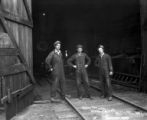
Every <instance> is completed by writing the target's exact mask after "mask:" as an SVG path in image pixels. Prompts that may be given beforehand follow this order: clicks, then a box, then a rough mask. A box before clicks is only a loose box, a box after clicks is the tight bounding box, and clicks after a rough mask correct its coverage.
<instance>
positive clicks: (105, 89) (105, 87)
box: [99, 71, 112, 97]
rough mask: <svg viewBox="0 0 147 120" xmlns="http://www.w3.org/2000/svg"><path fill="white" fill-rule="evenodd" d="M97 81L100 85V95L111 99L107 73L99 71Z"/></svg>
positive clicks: (109, 80) (109, 81) (110, 86)
mask: <svg viewBox="0 0 147 120" xmlns="http://www.w3.org/2000/svg"><path fill="white" fill-rule="evenodd" d="M99 79H100V83H101V92H102V95H104V96H108V97H111V96H112V85H111V79H110V76H109V73H108V72H106V71H101V73H100V74H99Z"/></svg>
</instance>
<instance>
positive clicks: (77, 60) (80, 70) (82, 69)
mask: <svg viewBox="0 0 147 120" xmlns="http://www.w3.org/2000/svg"><path fill="white" fill-rule="evenodd" d="M82 51H83V46H82V45H77V53H75V54H74V55H72V56H71V57H70V58H69V59H68V60H67V63H68V65H70V66H72V67H73V68H75V69H76V85H77V92H78V97H79V99H82V97H83V96H82V93H81V85H82V83H83V85H84V89H85V92H86V95H87V97H88V98H91V96H90V92H89V80H88V75H87V70H86V68H87V67H88V66H89V64H90V63H91V60H90V58H89V57H88V55H87V54H86V53H84V52H82Z"/></svg>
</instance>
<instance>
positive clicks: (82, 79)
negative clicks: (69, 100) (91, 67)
mask: <svg viewBox="0 0 147 120" xmlns="http://www.w3.org/2000/svg"><path fill="white" fill-rule="evenodd" d="M82 83H83V87H84V90H85V92H86V95H87V96H90V93H89V80H88V75H87V71H86V69H85V68H84V69H77V70H76V85H77V93H78V97H80V96H82V90H81V88H82Z"/></svg>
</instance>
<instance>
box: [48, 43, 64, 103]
mask: <svg viewBox="0 0 147 120" xmlns="http://www.w3.org/2000/svg"><path fill="white" fill-rule="evenodd" d="M54 47H55V49H54V50H53V51H51V52H50V53H49V55H48V56H47V58H46V63H47V65H48V67H49V70H50V71H51V72H52V76H53V81H52V85H51V101H53V102H54V101H55V102H58V101H59V99H58V98H57V89H58V85H59V87H60V90H61V94H62V96H63V97H65V93H64V84H65V75H64V67H63V60H62V53H61V50H60V48H61V42H60V41H56V42H55V43H54Z"/></svg>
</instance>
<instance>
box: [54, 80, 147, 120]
mask: <svg viewBox="0 0 147 120" xmlns="http://www.w3.org/2000/svg"><path fill="white" fill-rule="evenodd" d="M70 84H71V86H70V85H69V86H68V87H69V88H70V89H69V93H72V92H73V94H75V95H76V88H75V86H74V84H73V83H71V81H70ZM94 85H96V84H95V83H94ZM94 85H92V84H91V88H90V93H91V94H92V96H93V99H92V100H91V99H88V98H83V99H82V100H79V99H78V98H75V97H73V98H72V97H71V98H67V97H65V98H64V99H63V100H62V102H61V103H59V104H58V103H52V104H51V105H52V108H53V110H54V111H55V112H54V113H55V114H56V118H54V120H146V119H147V114H146V111H145V110H144V109H141V108H140V107H137V106H133V105H131V104H128V103H126V102H125V101H123V100H120V99H119V98H117V97H115V96H113V100H112V101H108V100H107V99H102V98H100V97H99V96H100V91H99V89H98V88H96V86H94ZM72 87H73V88H72ZM71 91H72V92H71ZM59 93H60V92H59Z"/></svg>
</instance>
